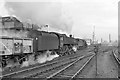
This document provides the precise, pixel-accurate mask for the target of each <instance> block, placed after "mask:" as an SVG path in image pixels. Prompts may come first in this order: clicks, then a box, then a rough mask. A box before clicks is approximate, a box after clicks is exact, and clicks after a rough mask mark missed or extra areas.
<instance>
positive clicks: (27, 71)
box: [1, 54, 91, 78]
mask: <svg viewBox="0 0 120 80" xmlns="http://www.w3.org/2000/svg"><path fill="white" fill-rule="evenodd" d="M90 55H91V54H90ZM78 57H80V56H74V57H69V58H67V59H62V60H58V61H54V62H51V63H47V64H43V65H38V66H35V67H32V68H28V69H23V70H20V71H17V72H12V73H9V74H5V75H2V76H1V77H2V78H6V77H7V78H13V77H15V78H25V77H32V76H34V75H37V74H39V73H42V72H45V71H49V69H52V68H53V69H54V68H55V67H53V66H56V67H57V66H60V65H61V66H63V65H68V64H69V63H71V62H73V61H74V60H76V58H78ZM83 57H85V56H81V58H83ZM66 61H68V62H66ZM63 62H65V63H63ZM58 63H61V64H59V65H58ZM51 66H52V67H51ZM48 67H51V68H49V69H48ZM31 73H32V74H31Z"/></svg>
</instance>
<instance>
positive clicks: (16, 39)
mask: <svg viewBox="0 0 120 80" xmlns="http://www.w3.org/2000/svg"><path fill="white" fill-rule="evenodd" d="M37 28H38V26H36V25H34V24H29V23H28V24H24V23H23V22H21V21H19V20H18V19H17V18H16V17H11V16H8V17H1V18H0V30H1V31H0V32H1V37H0V47H1V48H0V56H1V59H0V60H1V67H2V68H5V67H13V66H14V65H15V64H16V65H17V66H20V65H21V64H23V62H25V61H31V62H30V63H29V64H31V63H32V62H33V63H35V62H36V60H37V59H38V56H40V55H43V54H45V53H46V52H47V53H49V54H46V55H47V56H49V55H52V54H58V55H59V56H64V55H70V54H73V53H75V51H76V49H83V48H86V47H87V44H86V41H85V40H83V39H78V38H73V37H72V35H70V36H69V37H68V36H66V34H60V33H56V32H46V31H39V30H38V29H37ZM31 65H33V64H31Z"/></svg>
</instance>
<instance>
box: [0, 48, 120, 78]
mask: <svg viewBox="0 0 120 80" xmlns="http://www.w3.org/2000/svg"><path fill="white" fill-rule="evenodd" d="M118 55H119V54H118V49H117V48H116V47H110V46H100V47H99V49H98V52H97V55H96V54H95V53H94V47H88V48H87V49H84V50H80V51H77V52H76V54H72V55H67V56H62V57H57V58H55V59H53V60H52V61H47V62H46V63H42V64H36V65H34V66H29V67H24V68H17V69H14V70H13V71H9V70H8V71H3V72H2V76H1V77H3V79H4V78H47V79H50V78H59V79H60V78H68V79H73V78H118V76H119V75H118V71H119V68H118V67H119V66H120V64H119V57H118ZM96 61H97V62H96ZM96 66H97V67H96Z"/></svg>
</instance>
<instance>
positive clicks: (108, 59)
mask: <svg viewBox="0 0 120 80" xmlns="http://www.w3.org/2000/svg"><path fill="white" fill-rule="evenodd" d="M95 60H96V59H93V60H92V62H90V64H89V65H88V66H87V67H86V68H85V69H84V70H83V71H82V74H81V75H80V77H83V78H117V76H118V68H117V66H116V65H115V62H114V60H113V58H112V53H111V52H110V51H109V52H104V53H99V55H98V57H97V76H96V61H95Z"/></svg>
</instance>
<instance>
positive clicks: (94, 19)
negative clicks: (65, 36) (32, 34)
mask: <svg viewBox="0 0 120 80" xmlns="http://www.w3.org/2000/svg"><path fill="white" fill-rule="evenodd" d="M10 1H13V2H14V1H16V0H10ZM20 1H24V0H20ZM27 1H30V0H26V2H27ZM32 1H36V2H37V1H39V2H40V3H42V2H43V1H44V2H47V1H50V0H32ZM118 1H119V0H52V2H53V3H56V2H57V3H58V2H60V3H61V5H62V6H61V9H62V13H64V16H65V15H66V16H68V15H69V18H68V19H72V21H71V22H72V27H71V30H70V32H69V33H71V34H73V35H74V37H80V38H92V33H93V26H95V34H96V39H97V40H99V41H100V39H101V38H102V39H103V40H107V41H108V35H109V34H111V38H112V40H116V39H117V38H118ZM4 4H5V1H4V0H1V1H0V15H1V16H4V15H7V14H8V11H7V10H6V9H5V7H4ZM55 6H56V5H55ZM68 19H67V20H68ZM69 22H70V21H69Z"/></svg>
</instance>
